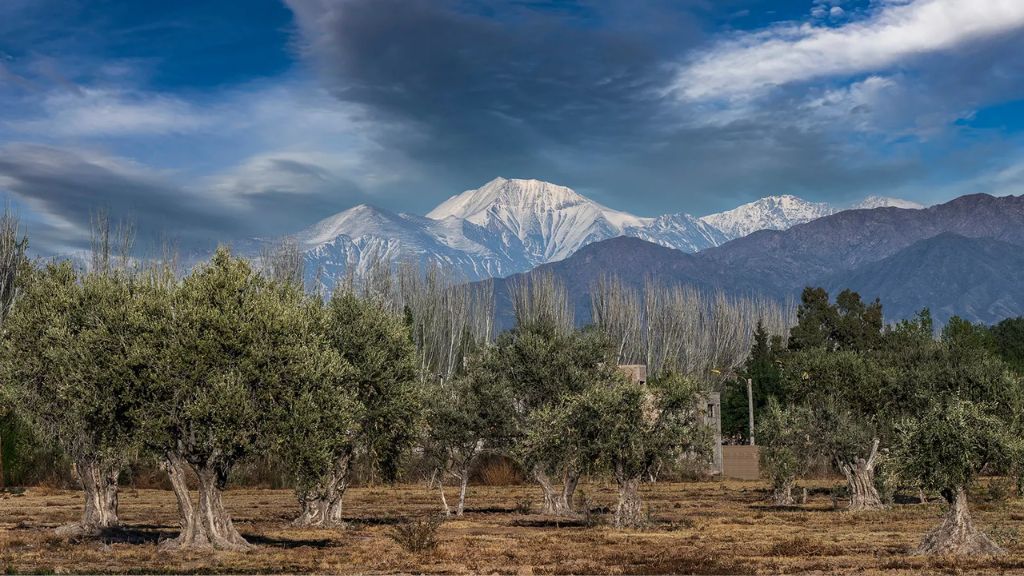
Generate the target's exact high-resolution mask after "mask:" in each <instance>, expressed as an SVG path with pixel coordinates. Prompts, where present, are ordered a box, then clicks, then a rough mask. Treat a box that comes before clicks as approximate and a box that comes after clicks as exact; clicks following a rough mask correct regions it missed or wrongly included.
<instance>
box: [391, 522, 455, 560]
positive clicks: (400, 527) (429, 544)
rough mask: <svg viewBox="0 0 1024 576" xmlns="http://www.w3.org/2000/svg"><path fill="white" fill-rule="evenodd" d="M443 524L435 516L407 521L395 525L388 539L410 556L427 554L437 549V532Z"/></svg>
mask: <svg viewBox="0 0 1024 576" xmlns="http://www.w3.org/2000/svg"><path fill="white" fill-rule="evenodd" d="M443 522H444V518H442V517H441V516H437V515H431V516H423V517H420V518H412V519H407V520H405V521H403V522H400V523H399V524H397V525H395V527H394V528H392V529H391V532H390V533H389V534H388V537H389V538H391V539H392V540H394V541H395V542H397V543H398V545H399V546H401V547H402V549H403V550H405V551H406V552H409V553H410V554H419V553H421V552H429V551H431V550H433V549H435V548H437V532H438V529H439V528H440V527H441V524H442V523H443Z"/></svg>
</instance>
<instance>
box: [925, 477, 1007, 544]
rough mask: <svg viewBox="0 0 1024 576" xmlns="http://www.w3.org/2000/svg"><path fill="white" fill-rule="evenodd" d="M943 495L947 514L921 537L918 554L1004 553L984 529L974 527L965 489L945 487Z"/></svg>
mask: <svg viewBox="0 0 1024 576" xmlns="http://www.w3.org/2000/svg"><path fill="white" fill-rule="evenodd" d="M942 497H943V498H945V499H946V502H947V503H948V504H949V509H948V510H947V511H946V517H945V518H944V519H943V520H942V524H940V525H939V527H938V528H936V529H934V530H932V531H931V532H929V533H928V535H927V536H925V537H924V540H923V541H922V542H921V546H920V547H919V548H918V549H917V551H918V553H919V554H934V555H953V556H978V555H998V554H1004V553H1005V551H1004V550H1003V549H1002V548H1000V547H999V545H998V544H996V543H995V542H993V541H992V540H991V539H990V538H989V537H988V536H986V535H985V533H984V532H982V531H980V530H978V529H977V528H975V527H974V523H973V522H972V521H971V511H970V510H969V509H968V507H967V491H966V490H965V489H964V488H963V487H962V486H961V487H957V488H956V489H953V490H944V491H943V493H942Z"/></svg>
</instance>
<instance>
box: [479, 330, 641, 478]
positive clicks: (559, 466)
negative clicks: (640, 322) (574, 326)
mask: <svg viewBox="0 0 1024 576" xmlns="http://www.w3.org/2000/svg"><path fill="white" fill-rule="evenodd" d="M487 361H488V364H489V370H491V371H492V372H493V373H494V374H495V375H496V378H498V382H497V383H496V386H498V387H499V388H500V389H503V390H507V391H508V392H509V393H510V394H511V397H512V400H513V402H512V405H513V406H514V408H515V412H514V414H513V422H514V426H515V428H514V430H515V432H514V438H513V439H512V446H511V451H512V453H513V454H515V456H516V457H517V458H519V459H520V461H521V462H522V463H523V464H524V467H525V468H526V469H533V468H534V467H540V468H541V469H544V470H546V471H549V472H559V471H562V470H564V469H565V468H566V467H578V466H579V465H580V464H581V462H582V461H583V460H582V458H581V455H580V454H579V453H578V452H577V451H576V450H575V447H576V445H575V444H574V443H572V442H568V441H563V440H565V439H567V438H568V437H569V434H568V432H569V431H568V430H565V429H563V428H559V427H558V426H560V425H567V424H566V423H565V421H564V420H559V419H558V416H557V415H558V410H559V409H560V407H561V406H563V405H564V404H565V403H566V402H568V401H570V400H571V399H572V398H573V397H575V396H576V395H579V394H581V393H583V392H585V391H586V390H587V389H589V388H590V387H592V386H594V385H596V384H598V383H607V382H612V381H616V380H617V379H618V378H620V377H621V375H620V374H619V373H618V370H617V368H616V367H615V364H614V362H613V361H612V358H611V356H610V350H609V346H608V342H607V339H606V338H605V337H604V335H602V334H601V333H599V332H598V331H596V330H585V331H566V330H563V329H561V328H560V327H559V326H558V325H556V324H555V323H550V322H533V323H530V324H525V325H520V326H517V327H516V328H514V329H512V330H511V331H509V332H506V333H504V334H502V335H501V336H499V337H498V341H497V345H496V347H495V349H494V351H493V353H492V354H489V355H488V360H487Z"/></svg>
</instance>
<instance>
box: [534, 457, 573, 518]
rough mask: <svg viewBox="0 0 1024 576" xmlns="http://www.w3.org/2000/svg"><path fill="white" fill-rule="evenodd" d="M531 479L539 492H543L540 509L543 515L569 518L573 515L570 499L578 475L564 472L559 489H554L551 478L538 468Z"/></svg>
mask: <svg viewBox="0 0 1024 576" xmlns="http://www.w3.org/2000/svg"><path fill="white" fill-rule="evenodd" d="M533 477H534V478H535V479H536V480H537V483H538V484H540V487H541V490H543V491H544V507H543V509H542V512H543V513H544V514H551V515H554V516H571V515H573V514H574V510H573V507H572V497H573V494H574V493H575V492H576V485H577V484H578V483H579V480H580V477H579V474H577V473H575V472H573V471H567V472H565V474H563V477H562V485H561V486H560V487H559V488H560V489H558V488H556V487H555V485H554V484H553V483H552V482H551V478H549V477H548V475H547V474H546V473H545V472H544V471H543V470H541V469H540V468H537V469H535V470H534V472H533Z"/></svg>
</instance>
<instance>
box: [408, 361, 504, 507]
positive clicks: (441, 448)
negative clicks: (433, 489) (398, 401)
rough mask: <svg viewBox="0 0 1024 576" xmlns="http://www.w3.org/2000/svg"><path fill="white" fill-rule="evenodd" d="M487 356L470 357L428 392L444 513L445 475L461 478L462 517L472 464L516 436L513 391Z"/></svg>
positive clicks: (429, 443) (430, 450)
mask: <svg viewBox="0 0 1024 576" xmlns="http://www.w3.org/2000/svg"><path fill="white" fill-rule="evenodd" d="M489 356H490V354H489V353H487V352H484V353H481V354H478V355H477V356H474V357H471V358H470V359H469V361H468V363H467V367H466V369H465V370H464V371H463V372H462V373H461V374H459V375H458V376H456V377H455V378H453V379H452V380H451V381H449V382H443V383H442V384H440V385H438V386H435V387H432V388H431V389H430V391H429V393H428V397H427V411H426V418H425V423H426V441H425V446H426V448H427V450H426V453H427V454H428V455H429V456H430V457H431V459H432V460H433V464H434V466H435V469H436V472H435V479H436V481H437V485H438V488H439V490H440V493H441V503H442V505H443V507H444V511H445V515H451V509H450V507H449V506H448V501H447V499H446V498H445V494H444V485H445V478H446V477H452V478H454V479H455V480H456V481H457V482H458V486H459V498H458V502H457V504H456V506H455V515H456V516H462V513H463V511H464V510H465V503H466V490H467V486H468V484H469V472H470V468H471V467H472V465H473V462H474V461H475V460H476V458H477V456H478V455H479V454H480V453H481V452H482V451H483V450H485V449H487V448H488V447H489V448H498V447H502V446H504V445H505V444H506V442H507V440H508V439H509V438H510V436H511V435H512V423H513V422H512V415H513V413H514V412H513V409H512V396H511V390H510V389H509V388H508V387H507V386H506V382H505V381H504V380H503V379H501V378H500V377H499V376H498V374H497V373H496V371H495V370H494V369H493V368H492V366H491V365H490V363H489V360H490V358H489Z"/></svg>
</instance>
